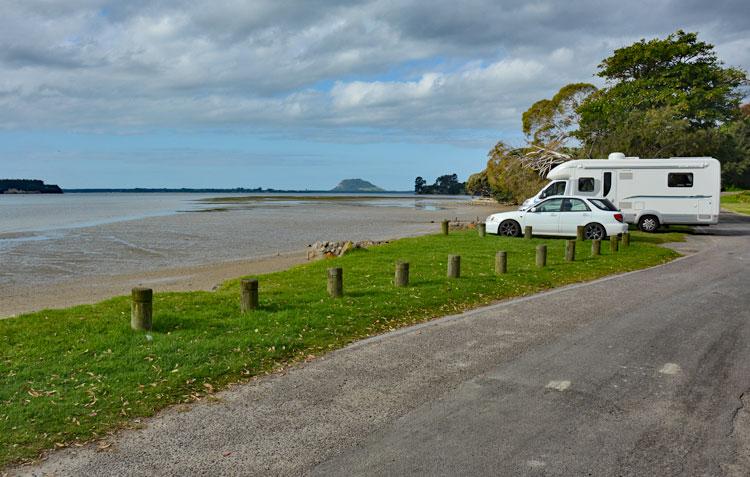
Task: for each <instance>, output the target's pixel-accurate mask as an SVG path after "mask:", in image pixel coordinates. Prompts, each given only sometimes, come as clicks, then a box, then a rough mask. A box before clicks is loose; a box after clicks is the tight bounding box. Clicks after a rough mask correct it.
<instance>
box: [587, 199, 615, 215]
mask: <svg viewBox="0 0 750 477" xmlns="http://www.w3.org/2000/svg"><path fill="white" fill-rule="evenodd" d="M589 202H591V203H592V204H594V205H595V206H596V207H597V208H598V209H602V210H610V211H613V212H614V211H616V210H617V207H615V204H613V203H612V202H610V201H608V200H607V199H589Z"/></svg>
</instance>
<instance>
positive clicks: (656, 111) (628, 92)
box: [575, 30, 746, 156]
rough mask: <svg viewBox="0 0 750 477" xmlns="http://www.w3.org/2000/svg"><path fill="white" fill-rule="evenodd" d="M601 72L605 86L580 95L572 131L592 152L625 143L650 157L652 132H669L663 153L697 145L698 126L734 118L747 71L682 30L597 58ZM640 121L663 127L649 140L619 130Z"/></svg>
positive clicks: (596, 153) (600, 152)
mask: <svg viewBox="0 0 750 477" xmlns="http://www.w3.org/2000/svg"><path fill="white" fill-rule="evenodd" d="M598 75H599V76H600V77H602V78H605V79H606V80H607V83H608V85H609V86H608V87H607V88H604V89H601V90H598V91H596V92H595V93H593V94H591V95H590V96H589V97H587V98H586V99H585V100H584V101H583V102H582V104H581V106H580V107H579V108H578V113H579V114H580V120H579V125H580V127H579V130H578V131H577V132H576V134H575V135H576V137H578V138H579V139H580V140H581V141H582V142H583V143H584V145H585V151H586V152H585V154H586V155H589V156H591V155H594V156H604V155H606V154H607V153H608V152H611V151H612V150H613V149H612V148H611V147H612V144H617V143H623V142H625V143H627V144H628V145H629V146H630V147H631V148H630V149H620V150H623V152H626V153H628V154H630V155H639V156H647V155H649V152H648V151H649V149H653V146H651V145H650V143H649V141H650V139H651V138H653V137H659V136H660V134H662V133H664V134H667V135H671V136H673V139H672V140H671V143H672V147H666V146H664V145H662V146H660V147H659V150H660V151H661V154H662V155H664V156H671V155H678V153H677V152H676V151H678V150H680V149H685V148H686V146H687V145H689V144H691V143H692V144H694V145H695V140H696V139H698V138H700V137H701V136H702V134H700V133H698V134H693V133H695V132H696V131H700V130H710V129H714V130H715V129H716V128H718V127H719V126H721V125H722V124H724V123H727V122H731V121H733V120H734V119H735V118H737V115H738V113H739V108H738V106H739V102H740V100H741V98H742V92H741V91H740V87H741V86H742V85H744V84H745V83H746V75H745V72H743V71H742V70H739V69H737V68H726V67H724V66H723V63H722V62H721V61H719V60H718V58H717V57H716V54H715V52H714V47H713V45H711V44H708V43H705V42H702V41H698V35H697V34H696V33H685V32H683V31H682V30H680V31H677V32H676V33H674V34H672V35H669V36H668V37H667V38H665V39H663V40H661V39H654V40H650V41H646V40H645V39H644V40H641V41H639V42H636V43H634V44H632V45H630V46H627V47H624V48H620V49H618V50H615V52H614V54H613V55H612V56H610V57H609V58H606V59H604V61H602V63H601V64H600V65H599V73H598ZM643 122H645V124H647V125H648V126H649V127H652V128H661V129H656V130H654V131H651V132H649V133H647V135H646V136H647V138H648V141H647V140H636V141H633V140H624V139H623V138H621V137H620V136H619V135H621V134H623V133H626V134H629V133H628V131H629V130H628V129H625V125H629V126H628V127H632V126H633V125H634V124H638V123H643ZM675 128H676V129H677V130H679V131H682V132H681V133H680V134H681V135H682V136H683V139H682V140H677V138H676V137H674V136H675V133H674V130H675ZM680 134H678V135H680ZM706 136H712V134H711V133H709V134H707V135H706ZM644 139H645V138H644ZM705 147H708V146H707V145H704V148H705ZM690 155H696V153H693V154H690Z"/></svg>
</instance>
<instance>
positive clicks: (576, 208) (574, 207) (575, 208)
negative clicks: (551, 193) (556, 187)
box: [562, 199, 591, 212]
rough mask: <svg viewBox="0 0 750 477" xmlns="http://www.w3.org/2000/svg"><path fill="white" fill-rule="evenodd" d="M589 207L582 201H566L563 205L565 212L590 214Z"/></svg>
mask: <svg viewBox="0 0 750 477" xmlns="http://www.w3.org/2000/svg"><path fill="white" fill-rule="evenodd" d="M590 210H591V209H589V206H588V205H586V203H585V202H584V201H582V200H581V199H564V200H563V204H562V211H563V212H588V211H590Z"/></svg>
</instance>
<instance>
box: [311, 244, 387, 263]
mask: <svg viewBox="0 0 750 477" xmlns="http://www.w3.org/2000/svg"><path fill="white" fill-rule="evenodd" d="M385 243H388V241H387V240H362V241H360V242H352V241H351V240H346V241H343V242H315V243H314V244H310V245H308V246H307V247H308V248H309V250H308V251H307V259H308V260H317V259H319V258H323V257H326V258H332V257H340V256H342V255H344V254H345V253H346V252H348V251H350V250H354V249H355V248H368V247H372V246H374V245H382V244H385Z"/></svg>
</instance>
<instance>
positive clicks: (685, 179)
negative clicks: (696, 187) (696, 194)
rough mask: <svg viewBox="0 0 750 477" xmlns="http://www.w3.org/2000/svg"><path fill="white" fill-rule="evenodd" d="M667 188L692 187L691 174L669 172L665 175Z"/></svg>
mask: <svg viewBox="0 0 750 477" xmlns="http://www.w3.org/2000/svg"><path fill="white" fill-rule="evenodd" d="M667 186H668V187H693V173H692V172H670V173H669V175H667Z"/></svg>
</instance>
